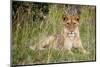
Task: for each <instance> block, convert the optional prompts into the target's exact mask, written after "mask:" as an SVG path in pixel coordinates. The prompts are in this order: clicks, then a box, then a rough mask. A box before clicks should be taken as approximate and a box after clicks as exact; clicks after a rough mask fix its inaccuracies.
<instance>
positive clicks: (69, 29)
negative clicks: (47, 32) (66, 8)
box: [62, 16, 79, 36]
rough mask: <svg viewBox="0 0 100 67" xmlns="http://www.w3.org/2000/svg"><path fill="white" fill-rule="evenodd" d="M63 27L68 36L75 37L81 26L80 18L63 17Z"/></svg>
mask: <svg viewBox="0 0 100 67" xmlns="http://www.w3.org/2000/svg"><path fill="white" fill-rule="evenodd" d="M62 18H63V25H64V29H65V30H66V33H67V34H68V36H75V34H76V29H77V28H78V26H79V17H78V16H63V17H62Z"/></svg>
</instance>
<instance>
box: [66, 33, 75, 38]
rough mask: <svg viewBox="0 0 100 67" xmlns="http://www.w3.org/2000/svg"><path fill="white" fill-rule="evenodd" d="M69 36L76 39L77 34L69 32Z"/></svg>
mask: <svg viewBox="0 0 100 67" xmlns="http://www.w3.org/2000/svg"><path fill="white" fill-rule="evenodd" d="M67 35H68V36H69V37H74V36H75V35H76V34H75V32H69V33H67Z"/></svg>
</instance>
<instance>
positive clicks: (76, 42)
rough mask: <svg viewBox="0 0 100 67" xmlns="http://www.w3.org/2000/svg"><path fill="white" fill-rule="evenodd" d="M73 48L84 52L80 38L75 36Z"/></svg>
mask: <svg viewBox="0 0 100 67" xmlns="http://www.w3.org/2000/svg"><path fill="white" fill-rule="evenodd" d="M74 48H78V50H79V51H80V52H82V53H84V54H86V50H85V49H84V47H83V45H82V42H81V39H80V38H77V39H76V41H75V42H74Z"/></svg>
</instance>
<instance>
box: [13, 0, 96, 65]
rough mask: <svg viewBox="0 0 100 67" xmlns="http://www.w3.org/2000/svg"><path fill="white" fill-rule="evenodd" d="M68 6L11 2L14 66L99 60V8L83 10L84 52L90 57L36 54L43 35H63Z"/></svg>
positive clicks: (49, 52)
mask: <svg viewBox="0 0 100 67" xmlns="http://www.w3.org/2000/svg"><path fill="white" fill-rule="evenodd" d="M67 6H68V5H64V4H53V3H38V2H21V1H13V2H12V44H11V46H12V48H11V51H12V53H11V54H12V64H21V65H24V64H46V63H60V62H77V61H95V60H96V53H95V52H96V51H95V50H96V7H95V6H89V5H87V6H85V5H79V6H80V12H81V14H80V36H81V40H82V44H83V46H84V48H85V49H86V50H87V51H88V52H89V54H87V55H84V54H81V53H80V52H79V51H77V50H74V51H73V52H74V54H73V55H70V54H68V53H66V52H64V51H55V50H53V49H48V50H46V51H38V50H36V51H33V50H31V49H30V48H29V46H30V45H35V44H36V43H37V42H39V41H40V39H43V36H42V35H45V34H49V35H54V34H57V33H62V32H63V26H62V25H61V22H62V15H63V14H64V9H66V10H67V9H68V7H67Z"/></svg>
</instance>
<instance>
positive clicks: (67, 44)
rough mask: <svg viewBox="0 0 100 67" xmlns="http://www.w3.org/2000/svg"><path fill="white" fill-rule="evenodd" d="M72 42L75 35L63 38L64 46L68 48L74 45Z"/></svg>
mask: <svg viewBox="0 0 100 67" xmlns="http://www.w3.org/2000/svg"><path fill="white" fill-rule="evenodd" d="M74 42H75V37H74V36H71V37H67V38H65V40H64V48H67V49H70V48H72V47H73V46H74Z"/></svg>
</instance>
